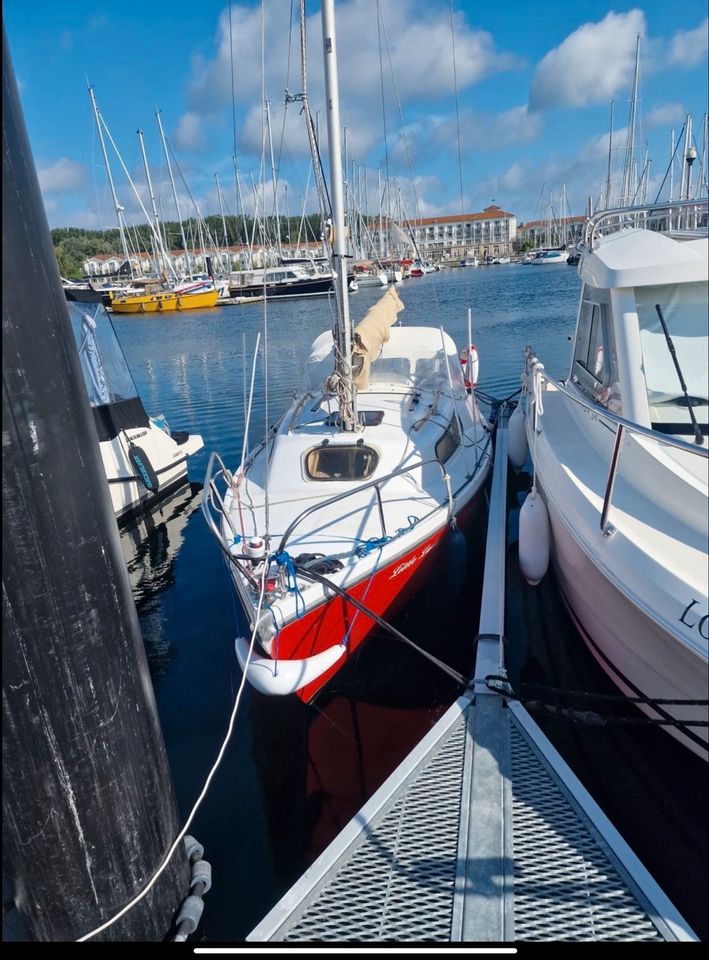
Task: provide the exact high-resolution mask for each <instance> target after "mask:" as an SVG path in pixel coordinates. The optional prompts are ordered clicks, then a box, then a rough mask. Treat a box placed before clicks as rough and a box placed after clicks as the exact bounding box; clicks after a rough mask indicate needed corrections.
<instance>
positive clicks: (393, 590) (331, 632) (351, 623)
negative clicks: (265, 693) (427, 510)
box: [273, 495, 479, 702]
mask: <svg viewBox="0 0 709 960" xmlns="http://www.w3.org/2000/svg"><path fill="white" fill-rule="evenodd" d="M478 496H479V495H477V496H475V497H474V498H473V499H472V500H471V501H470V503H467V504H466V505H465V507H464V508H463V509H462V510H461V512H460V513H459V514H458V517H457V523H458V525H459V527H460V528H461V529H465V527H467V526H468V524H469V523H470V521H471V519H472V517H473V514H474V512H475V509H476V507H477V503H478ZM447 532H448V526H447V525H446V526H445V527H443V528H442V529H441V530H439V531H437V532H436V533H435V534H434V535H433V536H431V537H430V538H429V539H428V540H425V541H424V542H422V543H420V544H418V546H417V547H415V548H414V549H413V550H411V551H410V553H408V554H405V555H404V556H403V557H400V558H398V559H397V560H395V561H393V562H392V563H390V564H388V565H387V566H385V567H382V568H381V569H380V570H377V571H376V573H375V575H374V577H373V578H372V577H371V576H369V577H366V578H365V579H364V580H362V581H360V582H359V583H357V584H355V585H354V586H352V587H350V588H349V589H348V591H347V592H348V594H350V595H351V596H352V597H354V598H355V599H356V600H359V601H360V602H361V603H363V604H364V605H365V606H366V607H367V608H368V609H369V610H371V611H372V612H373V613H375V614H377V615H379V616H384V615H387V617H390V616H392V615H394V614H395V613H396V612H397V611H398V610H399V609H400V608H401V607H402V606H403V605H404V604H405V603H406V602H407V601H408V600H409V599H410V598H411V597H412V596H413V594H414V593H415V592H416V591H417V590H418V589H419V588H420V587H421V585H422V584H423V582H424V581H425V579H426V576H427V574H428V573H429V572H430V571H431V569H432V568H433V566H434V564H435V563H436V561H437V560H438V559H439V548H440V541H441V540H443V539H444V538H445V536H446V534H447ZM376 626H377V624H376V623H375V621H374V620H372V619H371V618H370V617H368V616H367V615H366V614H365V613H363V612H361V611H357V610H356V608H355V607H354V606H353V605H352V604H351V603H349V602H348V601H346V600H345V599H344V597H340V596H335V597H332V599H330V600H328V601H327V602H323V603H322V604H320V606H318V607H316V608H315V609H314V610H310V611H308V613H306V614H305V615H304V616H302V617H301V618H300V619H298V620H293V621H291V622H290V623H289V624H287V625H286V626H285V627H283V628H282V629H281V631H280V632H279V634H278V636H277V638H276V639H275V641H274V648H273V652H274V654H275V653H277V654H278V658H279V659H281V660H291V659H305V658H306V657H311V656H314V655H315V654H317V653H321V652H322V651H324V650H328V649H329V648H330V647H333V646H335V645H336V644H339V643H341V641H342V639H343V637H345V636H347V637H348V641H347V648H346V652H345V655H344V656H343V657H341V658H340V659H339V660H338V661H337V662H336V663H335V664H333V666H332V667H330V668H329V669H328V670H326V671H325V672H324V673H322V674H321V675H320V676H319V677H318V678H317V679H316V680H313V681H312V682H311V683H309V684H306V685H305V686H304V687H301V689H300V690H298V691H297V695H298V696H299V697H300V699H301V700H303V701H306V702H307V701H309V700H311V699H312V698H313V697H314V696H315V694H316V693H318V692H319V691H320V690H321V689H322V688H323V687H324V686H325V684H326V683H327V681H328V680H330V678H331V677H333V676H334V675H335V674H336V673H337V671H338V670H339V669H340V668H341V667H342V666H343V665H344V664H345V663H346V662H347V660H348V658H349V657H351V656H352V655H353V654H354V652H355V651H356V650H357V648H358V647H359V645H360V644H361V643H362V642H363V641H364V640H365V639H366V638H367V637H368V636H369V634H370V633H371V632H372V631H373V630H374V629H375V628H376Z"/></svg>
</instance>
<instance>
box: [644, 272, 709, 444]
mask: <svg viewBox="0 0 709 960" xmlns="http://www.w3.org/2000/svg"><path fill="white" fill-rule="evenodd" d="M635 302H636V305H637V311H638V321H639V325H640V345H641V349H642V355H643V371H644V373H645V385H646V388H647V396H648V404H649V407H650V421H651V423H652V425H653V427H655V429H660V430H664V431H666V432H669V433H677V434H682V433H691V430H692V423H691V417H690V415H689V412H688V410H687V407H688V405H690V406H691V407H692V409H693V412H694V415H695V419H696V420H697V421H698V422H699V423H700V424H706V423H707V411H708V410H709V383H707V351H708V350H709V336H708V334H707V312H708V311H709V304H708V302H707V286H706V284H705V283H682V284H665V285H662V286H656V287H644V288H637V289H636V291H635ZM658 304H659V306H660V310H661V311H662V316H663V318H664V321H665V324H666V326H667V333H668V334H669V336H670V339H671V340H672V345H673V347H674V351H675V357H676V360H677V364H678V365H679V368H680V371H681V373H682V378H683V380H684V383H685V386H686V388H687V397H688V398H689V399H686V398H685V396H684V391H683V390H682V386H681V384H680V379H679V374H678V372H677V368H676V367H675V362H674V360H673V358H672V353H671V351H670V347H669V345H668V343H667V338H666V336H665V332H664V330H663V328H662V322H661V321H660V316H659V314H658V312H657V305H658Z"/></svg>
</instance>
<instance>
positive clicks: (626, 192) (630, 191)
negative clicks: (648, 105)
mask: <svg viewBox="0 0 709 960" xmlns="http://www.w3.org/2000/svg"><path fill="white" fill-rule="evenodd" d="M639 70H640V34H638V36H637V39H636V45H635V73H634V76H633V93H632V97H631V100H630V119H629V121H628V141H627V146H626V148H625V167H624V170H623V195H622V197H621V204H622V205H623V206H627V205H628V204H631V203H632V202H633V196H634V194H635V177H634V172H633V171H634V166H633V164H634V160H633V154H634V152H635V123H636V113H637V104H638V74H639Z"/></svg>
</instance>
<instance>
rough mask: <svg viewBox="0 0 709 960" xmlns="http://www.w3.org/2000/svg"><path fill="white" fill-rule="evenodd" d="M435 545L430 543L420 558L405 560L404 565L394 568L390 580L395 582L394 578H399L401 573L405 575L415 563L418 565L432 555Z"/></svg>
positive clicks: (419, 555)
mask: <svg viewBox="0 0 709 960" xmlns="http://www.w3.org/2000/svg"><path fill="white" fill-rule="evenodd" d="M434 546H435V544H434V543H429V544H428V546H426V547H424V548H423V550H422V551H421V553H420V554H418V556H415V557H411V558H410V559H409V560H405V561H404V562H403V563H400V564H399V565H398V566H396V567H394V569H393V570H392V571H391V574H390V576H389V579H390V580H393V579H394V577H398V576H399V574H400V573H403V572H404V570H408V569H409V567H411V566H413V565H414V564H415V563H418V562H419V560H423V558H424V557H425V556H426V554H427V553H430V552H431V550H433V548H434Z"/></svg>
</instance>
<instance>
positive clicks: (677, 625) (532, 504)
mask: <svg viewBox="0 0 709 960" xmlns="http://www.w3.org/2000/svg"><path fill="white" fill-rule="evenodd" d="M680 228H681V229H680ZM578 270H579V275H580V277H581V280H582V284H583V285H582V293H581V300H580V306H579V312H578V318H577V326H576V334H575V337H574V340H573V348H572V357H571V370H570V372H569V376H568V377H567V378H566V379H565V380H561V381H556V380H554V379H552V378H551V377H549V376H548V374H547V373H546V371H545V370H544V367H543V365H542V364H541V362H540V360H539V359H538V358H537V357H535V356H534V354H533V353H532V351H531V349H530V348H528V349H527V353H526V362H525V393H526V397H525V420H526V439H527V441H528V445H529V447H528V449H529V451H530V454H531V458H532V464H533V469H534V481H533V487H532V492H531V493H530V494H529V496H528V498H527V500H526V501H525V504H524V506H523V508H522V513H523V514H524V516H521V517H520V539H519V552H520V565H521V567H522V570H523V572H524V573H525V576H526V577H527V579H528V580H529V581H530V582H536V581H538V580H539V579H540V577H541V576H543V574H544V571H545V567H546V563H547V556H546V555H545V554H546V547H545V543H549V542H550V549H551V559H552V561H553V565H554V570H555V573H556V577H557V580H558V583H559V585H560V588H561V591H562V593H563V596H564V598H565V600H566V603H567V605H568V608H569V610H570V611H571V613H572V615H573V618H574V620H575V622H576V624H577V626H578V628H579V631H580V633H581V634H582V636H583V637H584V639H585V641H586V643H587V645H588V647H589V649H590V650H591V652H592V653H593V655H594V657H595V658H596V660H597V661H598V663H599V664H600V665H601V667H602V668H603V669H604V670H605V671H606V672H607V674H608V675H609V676H610V677H611V678H612V679H613V681H614V682H615V684H616V685H617V686H618V687H619V688H620V690H621V691H623V693H624V694H626V695H627V696H628V697H631V698H632V699H633V700H634V701H635V702H637V703H638V706H639V707H640V709H641V710H642V711H643V712H644V713H645V714H646V715H647V716H648V717H650V718H653V719H654V720H655V721H657V722H660V723H661V724H662V725H663V728H664V729H666V730H667V731H668V732H669V733H670V734H671V735H672V736H673V737H675V738H676V739H677V740H678V741H680V742H681V743H683V744H684V745H685V746H687V747H688V748H689V749H690V750H692V751H693V752H694V753H696V754H698V755H699V756H701V757H704V758H707V689H708V678H707V641H708V638H709V605H708V601H707V571H708V569H709V564H708V559H707V538H708V531H707V519H708V516H709V512H708V509H707V482H708V476H707V473H708V471H707V412H708V411H709V405H708V404H709V384H708V382H707V381H708V374H707V355H708V346H709V344H708V331H707V317H708V311H707V308H708V304H707V278H708V274H707V203H706V201H703V202H698V201H691V202H683V203H679V202H675V203H674V204H672V205H671V207H668V206H655V207H653V208H652V209H651V210H642V209H639V208H625V209H621V210H615V211H605V212H604V213H601V214H599V215H597V216H595V217H594V218H592V219H591V220H590V221H589V222H588V225H587V228H586V234H585V239H584V242H583V245H582V247H581V260H580V263H579V267H578ZM518 423H521V421H518ZM511 427H512V424H511ZM520 435H521V436H522V437H523V438H524V434H520ZM518 460H519V458H518ZM516 465H517V466H518V465H519V462H518V463H517V464H516ZM547 518H548V519H547Z"/></svg>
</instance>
